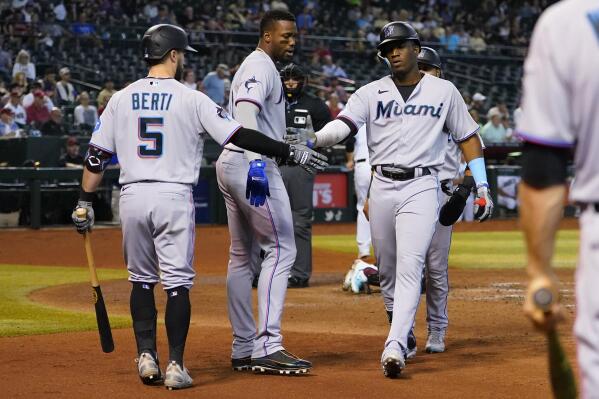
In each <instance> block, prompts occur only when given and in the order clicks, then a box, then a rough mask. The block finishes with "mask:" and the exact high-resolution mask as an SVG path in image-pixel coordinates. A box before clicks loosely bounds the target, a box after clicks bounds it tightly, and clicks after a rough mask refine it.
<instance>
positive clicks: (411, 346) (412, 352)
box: [406, 328, 418, 359]
mask: <svg viewBox="0 0 599 399" xmlns="http://www.w3.org/2000/svg"><path fill="white" fill-rule="evenodd" d="M417 350H418V348H417V347H416V336H415V335H414V329H413V328H412V329H411V330H410V333H409V334H408V348H407V349H406V359H413V358H415V357H416V352H417Z"/></svg>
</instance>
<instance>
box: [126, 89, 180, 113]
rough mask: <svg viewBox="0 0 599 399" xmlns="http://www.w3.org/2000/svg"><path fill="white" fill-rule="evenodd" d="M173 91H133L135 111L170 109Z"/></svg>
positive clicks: (132, 100)
mask: <svg viewBox="0 0 599 399" xmlns="http://www.w3.org/2000/svg"><path fill="white" fill-rule="evenodd" d="M172 99H173V95H172V93H131V107H132V108H133V111H138V110H144V111H146V110H147V111H168V108H169V107H170V105H171V100H172Z"/></svg>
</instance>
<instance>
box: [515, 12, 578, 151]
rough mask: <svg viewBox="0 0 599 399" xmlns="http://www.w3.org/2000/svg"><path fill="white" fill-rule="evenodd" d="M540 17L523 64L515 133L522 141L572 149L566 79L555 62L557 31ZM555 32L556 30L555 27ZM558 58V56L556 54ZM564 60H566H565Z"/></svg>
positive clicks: (562, 66)
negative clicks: (519, 113)
mask: <svg viewBox="0 0 599 399" xmlns="http://www.w3.org/2000/svg"><path fill="white" fill-rule="evenodd" d="M544 17H545V15H543V16H542V17H541V18H540V20H539V22H538V23H537V25H536V27H535V29H534V32H533V35H532V39H531V44H530V48H529V50H528V56H527V57H526V61H525V63H524V81H523V97H522V115H521V117H520V120H519V123H518V126H516V131H517V134H518V136H520V137H521V138H522V139H523V140H525V141H530V142H532V143H536V144H541V145H548V146H552V147H571V146H572V145H573V143H574V141H575V137H574V135H573V129H572V121H571V118H572V113H571V112H570V104H569V98H570V93H569V92H570V90H569V78H570V77H571V76H572V75H573V73H572V71H571V70H567V69H566V68H565V67H566V65H567V64H566V63H565V60H561V62H560V60H559V59H558V58H557V56H558V53H559V52H556V51H555V49H556V47H555V46H556V44H558V43H559V44H561V43H562V42H561V40H560V41H559V42H556V41H555V40H554V39H553V37H554V36H555V35H554V32H552V31H557V30H556V29H553V30H552V29H550V24H549V22H548V21H550V20H549V19H547V18H544ZM554 28H555V26H554ZM559 55H561V53H560V54H559ZM566 59H567V58H566Z"/></svg>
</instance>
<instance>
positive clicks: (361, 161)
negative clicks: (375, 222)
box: [354, 125, 371, 258]
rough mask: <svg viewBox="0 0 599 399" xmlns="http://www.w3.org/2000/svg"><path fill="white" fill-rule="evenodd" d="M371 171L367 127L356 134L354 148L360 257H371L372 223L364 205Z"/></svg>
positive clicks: (357, 239)
mask: <svg viewBox="0 0 599 399" xmlns="http://www.w3.org/2000/svg"><path fill="white" fill-rule="evenodd" d="M370 178H371V169H370V161H369V159H368V143H366V125H363V126H362V127H361V128H360V130H358V133H356V143H355V147H354V188H355V190H356V197H357V199H358V201H357V203H356V210H357V211H358V220H357V227H356V242H357V244H358V257H359V258H362V257H364V256H370V245H371V239H370V222H368V220H367V219H366V216H365V215H364V203H365V202H366V197H367V196H368V187H370Z"/></svg>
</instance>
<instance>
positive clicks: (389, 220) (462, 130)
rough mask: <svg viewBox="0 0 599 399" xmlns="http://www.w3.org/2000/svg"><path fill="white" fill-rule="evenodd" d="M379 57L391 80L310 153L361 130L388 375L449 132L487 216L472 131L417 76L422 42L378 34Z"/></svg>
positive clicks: (378, 85)
mask: <svg viewBox="0 0 599 399" xmlns="http://www.w3.org/2000/svg"><path fill="white" fill-rule="evenodd" d="M379 50H380V52H379V54H380V57H381V58H382V59H383V60H384V61H385V62H386V63H387V65H388V66H389V67H390V69H391V72H392V74H391V75H389V76H385V77H384V78H382V79H379V80H377V81H374V82H372V83H370V84H368V85H366V86H363V87H362V88H360V89H359V90H358V91H356V93H354V94H353V95H352V96H351V98H350V100H349V101H348V103H347V105H346V107H345V108H344V109H343V111H341V113H340V115H339V116H338V117H337V119H336V120H335V121H332V122H330V123H329V124H327V125H326V126H325V127H324V128H323V129H321V130H320V131H319V132H316V142H315V146H316V147H321V146H329V145H332V144H335V143H337V142H339V141H340V140H343V139H344V138H346V137H347V136H348V135H349V134H355V132H356V131H357V130H358V128H359V127H360V126H362V125H363V124H365V125H366V137H367V142H368V150H369V155H370V163H371V165H372V168H373V171H374V175H373V180H372V185H371V188H370V203H369V215H370V228H371V234H372V244H373V246H374V252H375V256H376V259H377V262H378V266H379V272H380V277H381V291H382V294H383V298H384V302H385V307H386V308H387V311H388V312H389V314H390V316H391V319H392V321H391V328H390V331H389V335H388V337H387V341H386V343H385V349H384V351H383V354H382V356H381V365H382V367H383V371H384V374H385V375H386V376H387V377H390V378H394V377H396V376H397V375H398V374H399V373H400V372H401V370H402V369H403V368H404V367H405V355H404V352H405V351H406V349H407V340H408V334H409V332H410V329H411V328H412V325H413V322H414V317H415V313H416V308H417V306H418V301H419V298H420V286H421V277H422V271H423V267H424V263H425V256H426V253H427V250H428V247H429V244H430V242H431V239H432V236H433V233H434V231H435V224H436V222H437V215H438V212H439V206H440V204H439V201H438V197H437V190H438V189H439V181H438V176H437V175H438V171H439V169H440V168H441V166H442V164H443V162H444V159H445V152H446V148H447V139H448V137H447V134H446V133H443V131H444V127H446V128H447V130H448V131H449V134H450V135H451V138H452V139H453V140H454V141H456V142H457V143H458V144H459V146H460V149H461V150H462V152H463V153H464V155H465V157H466V159H467V160H468V161H469V165H470V168H471V169H472V170H473V173H474V178H475V179H476V182H477V184H478V196H479V197H480V198H481V199H484V204H483V203H482V202H481V203H480V205H479V207H480V208H484V210H483V211H482V212H481V213H480V216H479V217H480V218H481V219H484V218H487V217H488V216H489V214H490V213H491V211H492V201H491V199H490V197H489V192H488V183H487V179H486V173H485V168H484V159H483V158H482V148H481V143H480V140H479V139H478V136H477V135H476V133H477V131H478V125H477V124H476V123H475V122H474V121H473V120H472V118H471V117H470V115H469V114H468V109H467V107H466V104H465V103H464V100H463V99H462V97H461V95H460V93H459V92H458V90H457V89H456V88H455V86H454V85H453V84H452V83H451V82H449V81H447V80H443V79H439V78H436V77H434V76H430V75H426V74H422V73H421V72H419V71H418V63H417V57H418V53H419V51H420V41H419V39H418V35H417V33H416V31H415V30H414V29H413V28H412V27H411V26H410V25H408V24H407V23H404V22H392V23H389V24H387V25H386V26H385V27H384V28H383V29H382V30H381V42H380V44H379Z"/></svg>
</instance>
